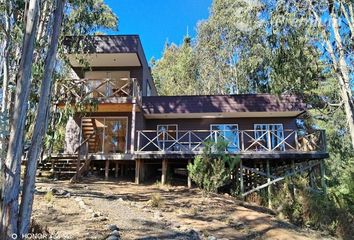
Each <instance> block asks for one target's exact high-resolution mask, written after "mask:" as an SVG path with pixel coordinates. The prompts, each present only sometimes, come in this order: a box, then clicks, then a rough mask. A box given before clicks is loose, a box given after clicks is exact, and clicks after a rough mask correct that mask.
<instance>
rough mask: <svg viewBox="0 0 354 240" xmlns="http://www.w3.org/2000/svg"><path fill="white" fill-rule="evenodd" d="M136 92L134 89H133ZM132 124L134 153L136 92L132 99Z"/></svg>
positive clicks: (131, 134) (131, 147) (131, 137)
mask: <svg viewBox="0 0 354 240" xmlns="http://www.w3.org/2000/svg"><path fill="white" fill-rule="evenodd" d="M132 81H133V84H132V87H133V88H134V84H135V81H134V79H132ZM133 92H134V91H133ZM132 103H133V106H132V125H131V133H130V153H131V154H133V153H134V146H135V118H136V117H135V115H136V96H135V93H134V94H133V99H132Z"/></svg>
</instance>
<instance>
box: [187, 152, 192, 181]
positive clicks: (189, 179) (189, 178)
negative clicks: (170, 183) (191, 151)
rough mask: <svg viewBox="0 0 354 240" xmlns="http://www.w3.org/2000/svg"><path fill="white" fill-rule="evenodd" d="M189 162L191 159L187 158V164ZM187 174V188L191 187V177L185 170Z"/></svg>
mask: <svg viewBox="0 0 354 240" xmlns="http://www.w3.org/2000/svg"><path fill="white" fill-rule="evenodd" d="M190 163H191V160H190V159H188V165H189V164H190ZM187 175H188V179H187V184H188V188H191V187H192V179H191V177H190V176H189V173H188V172H187Z"/></svg>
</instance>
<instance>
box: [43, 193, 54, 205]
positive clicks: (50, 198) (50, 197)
mask: <svg viewBox="0 0 354 240" xmlns="http://www.w3.org/2000/svg"><path fill="white" fill-rule="evenodd" d="M53 198H54V195H53V192H52V191H49V192H47V193H46V194H45V195H44V199H45V200H46V202H47V203H50V202H52V201H53Z"/></svg>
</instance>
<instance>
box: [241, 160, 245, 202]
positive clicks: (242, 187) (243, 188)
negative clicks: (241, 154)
mask: <svg viewBox="0 0 354 240" xmlns="http://www.w3.org/2000/svg"><path fill="white" fill-rule="evenodd" d="M240 191H241V195H242V194H243V193H244V192H245V187H244V185H243V165H242V159H241V160H240Z"/></svg>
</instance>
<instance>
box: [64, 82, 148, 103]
mask: <svg viewBox="0 0 354 240" xmlns="http://www.w3.org/2000/svg"><path fill="white" fill-rule="evenodd" d="M71 84H72V85H73V86H72V88H70V87H71V86H69V87H68V89H67V90H68V92H69V93H70V94H73V95H74V96H75V98H76V99H77V100H82V99H85V98H96V99H108V98H113V97H136V98H137V100H138V101H139V102H141V96H142V92H141V88H140V86H139V83H138V82H137V80H136V79H135V78H121V79H111V78H105V79H86V78H85V79H72V80H71ZM73 89H78V90H79V91H74V90H73Z"/></svg>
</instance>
